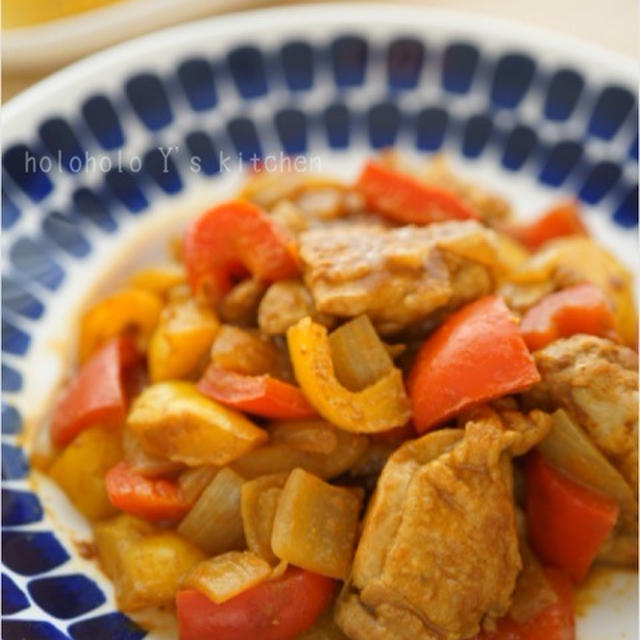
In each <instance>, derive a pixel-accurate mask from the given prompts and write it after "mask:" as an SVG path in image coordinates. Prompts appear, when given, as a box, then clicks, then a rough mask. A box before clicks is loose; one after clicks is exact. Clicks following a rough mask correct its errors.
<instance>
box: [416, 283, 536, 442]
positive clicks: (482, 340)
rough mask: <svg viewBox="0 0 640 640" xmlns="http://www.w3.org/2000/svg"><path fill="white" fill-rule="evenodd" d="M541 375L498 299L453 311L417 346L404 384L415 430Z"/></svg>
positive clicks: (428, 428) (511, 391) (489, 298)
mask: <svg viewBox="0 0 640 640" xmlns="http://www.w3.org/2000/svg"><path fill="white" fill-rule="evenodd" d="M539 380H540V374H539V373H538V370H537V369H536V366H535V363H534V361H533V358H532V357H531V354H530V353H529V350H528V349H527V345H526V344H525V342H524V340H523V339H522V336H521V334H520V330H519V329H518V325H517V323H516V320H515V318H514V317H513V316H512V314H511V312H510V311H509V309H507V306H506V305H505V303H504V301H503V300H502V298H501V297H499V296H496V295H492V296H487V297H485V298H480V299H479V300H476V301H475V302H472V303H471V304H468V305H466V306H464V307H462V308H461V309H459V310H458V311H456V312H455V313H453V314H452V315H451V316H449V318H448V319H447V320H445V322H444V323H443V324H442V325H441V326H440V327H439V328H438V329H437V331H435V333H433V334H432V335H431V336H430V337H429V338H428V339H427V340H426V341H425V342H424V343H423V344H422V346H421V347H420V349H419V351H418V355H417V357H416V360H415V362H414V364H413V367H412V369H411V372H410V373H409V378H408V381H407V387H408V389H409V396H410V397H411V403H412V405H413V420H414V424H415V427H416V429H417V430H418V432H419V433H424V432H425V431H429V430H430V429H433V428H434V427H435V426H436V425H438V424H440V423H442V422H444V421H445V420H448V419H449V418H452V417H453V416H455V415H456V414H457V413H459V412H460V411H462V410H463V409H466V408H468V407H470V406H473V405H476V404H479V403H482V402H487V401H488V400H492V399H493V398H498V397H500V396H503V395H505V394H508V393H515V392H517V391H521V390H522V389H524V388H526V387H528V386H529V385H532V384H534V383H536V382H538V381H539Z"/></svg>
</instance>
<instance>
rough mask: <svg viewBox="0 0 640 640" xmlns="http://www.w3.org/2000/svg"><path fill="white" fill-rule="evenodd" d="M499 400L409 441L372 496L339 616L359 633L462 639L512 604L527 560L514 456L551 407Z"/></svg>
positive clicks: (540, 430) (536, 434)
mask: <svg viewBox="0 0 640 640" xmlns="http://www.w3.org/2000/svg"><path fill="white" fill-rule="evenodd" d="M501 416H502V417H500V416H499V415H498V414H497V413H495V412H494V411H492V410H490V409H487V408H485V409H482V410H479V411H477V412H475V415H474V416H473V418H472V419H471V420H470V421H469V422H468V423H467V425H466V428H465V430H462V429H444V430H440V431H435V432H433V433H430V434H428V435H426V436H423V437H422V438H419V439H417V440H413V441H410V442H407V443H406V444H404V445H403V446H401V447H400V448H399V449H398V450H397V451H396V452H395V453H394V454H393V455H392V456H391V457H390V458H389V461H388V462H387V464H386V466H385V468H384V470H383V472H382V474H381V476H380V479H379V481H378V486H377V489H376V492H375V494H374V496H373V498H372V500H371V502H370V505H369V508H368V510H367V515H366V517H365V522H364V530H363V534H362V538H361V540H360V543H359V545H358V549H357V552H356V557H355V560H354V565H353V573H352V577H351V580H350V582H349V583H347V585H346V587H345V589H344V591H343V593H342V595H341V597H340V600H339V603H338V607H337V610H336V620H337V622H338V624H339V625H340V626H341V628H342V629H343V630H344V631H345V633H347V635H348V636H349V637H350V638H351V639H352V640H392V639H393V640H400V639H407V640H409V639H411V640H442V639H446V640H461V639H462V638H468V637H470V636H473V635H474V634H475V633H477V632H478V630H479V629H480V627H481V626H483V627H485V628H487V629H490V628H492V627H493V626H494V625H495V621H496V619H497V618H499V617H501V616H503V615H504V614H505V613H506V612H507V611H508V609H509V606H510V604H511V596H512V593H513V590H514V587H515V584H516V578H517V576H518V572H519V571H520V568H521V566H522V563H521V559H520V553H519V550H518V532H517V526H516V515H515V506H514V501H513V477H512V466H511V457H512V456H514V455H520V454H522V453H524V452H525V451H526V450H528V449H529V448H530V447H531V446H533V445H534V444H536V443H537V442H539V441H540V440H541V439H542V438H543V437H544V436H545V435H546V433H547V432H548V430H549V428H550V419H549V416H548V415H547V414H545V413H542V412H540V411H533V412H531V413H530V414H529V415H528V416H527V417H524V416H522V415H521V414H519V413H517V412H513V411H505V412H503V413H502V414H501Z"/></svg>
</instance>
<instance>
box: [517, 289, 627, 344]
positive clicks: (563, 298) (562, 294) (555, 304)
mask: <svg viewBox="0 0 640 640" xmlns="http://www.w3.org/2000/svg"><path fill="white" fill-rule="evenodd" d="M615 324H616V319H615V317H614V315H613V311H612V310H611V305H610V304H609V301H608V300H607V298H606V297H605V295H604V293H603V292H602V290H601V289H599V288H598V287H596V286H595V285H594V284H590V283H585V284H579V285H576V286H575V287H569V288H568V289H563V290H562V291H557V292H556V293H551V294H549V295H548V296H545V297H544V298H542V300H540V302H538V304H536V305H534V306H533V307H531V309H529V310H528V311H527V312H526V313H525V315H524V316H523V318H522V322H521V324H520V331H522V337H523V338H524V341H525V342H526V343H527V346H528V347H529V349H531V350H532V351H534V350H535V349H542V347H544V346H546V345H547V344H549V343H550V342H553V341H554V340H557V339H558V338H566V337H569V336H572V335H574V334H576V333H588V334H591V335H595V336H611V335H615Z"/></svg>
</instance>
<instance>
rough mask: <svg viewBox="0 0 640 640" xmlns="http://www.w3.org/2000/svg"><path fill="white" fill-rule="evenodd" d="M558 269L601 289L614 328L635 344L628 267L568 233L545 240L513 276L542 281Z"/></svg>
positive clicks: (588, 240) (594, 244) (635, 322)
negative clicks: (613, 320) (613, 317)
mask: <svg viewBox="0 0 640 640" xmlns="http://www.w3.org/2000/svg"><path fill="white" fill-rule="evenodd" d="M558 271H562V272H563V273H564V274H565V275H570V276H572V277H573V278H574V280H578V281H581V280H585V281H587V282H592V283H593V284H595V285H596V286H597V287H599V288H600V289H602V291H603V292H604V293H605V294H606V295H607V297H608V298H609V299H610V301H611V304H612V308H613V315H614V316H615V319H616V330H617V332H618V334H619V335H620V337H621V338H622V340H623V342H624V343H625V344H628V345H631V346H635V345H636V344H637V342H638V334H637V332H638V315H637V310H636V304H635V301H634V296H633V276H632V274H631V272H630V271H629V269H627V268H626V267H625V266H624V265H623V264H622V263H621V262H620V261H619V260H618V259H617V258H615V257H614V256H612V255H611V253H609V251H607V250H606V249H605V248H604V247H603V246H601V245H600V244H598V243H597V242H596V241H595V240H593V239H592V238H587V237H584V236H571V237H567V238H558V239H556V240H552V241H551V242H549V243H547V244H546V245H545V246H544V247H543V248H542V249H541V250H540V251H538V252H537V253H536V254H534V255H533V256H532V257H531V259H530V260H529V261H527V262H526V263H524V264H523V265H522V266H521V267H520V268H519V269H518V270H517V272H516V273H515V274H513V278H514V279H517V281H518V282H521V283H525V284H536V283H543V282H545V281H548V280H549V279H551V278H553V275H554V274H555V273H557V272H558Z"/></svg>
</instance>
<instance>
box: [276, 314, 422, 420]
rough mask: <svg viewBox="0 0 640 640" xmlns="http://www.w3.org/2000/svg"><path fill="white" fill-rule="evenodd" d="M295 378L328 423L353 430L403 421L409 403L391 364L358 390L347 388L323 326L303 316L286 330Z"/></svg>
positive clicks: (406, 416) (399, 377)
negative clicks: (341, 379)
mask: <svg viewBox="0 0 640 640" xmlns="http://www.w3.org/2000/svg"><path fill="white" fill-rule="evenodd" d="M287 341H288V344H289V352H290V354H291V362H292V363H293V369H294V372H295V376H296V379H297V380H298V383H299V384H300V387H301V388H302V390H303V391H304V392H305V394H306V396H307V399H308V400H309V402H310V403H311V404H312V405H313V406H314V407H315V408H316V410H317V411H318V413H319V414H320V415H322V416H323V417H324V418H326V419H327V420H328V421H329V422H331V423H332V424H334V425H336V426H338V427H340V428H341V429H344V430H346V431H352V432H356V433H376V432H379V431H387V430H388V429H392V428H393V427H399V426H401V425H403V424H405V423H406V422H407V421H408V420H409V418H410V417H411V407H410V403H409V399H408V397H407V393H406V391H405V388H404V382H403V381H402V372H401V371H400V370H399V369H396V368H395V367H394V368H392V369H391V370H390V371H389V372H388V373H387V374H386V375H384V376H383V377H381V378H380V379H379V380H377V381H376V382H375V383H373V384H371V385H369V386H368V387H366V388H365V389H362V390H361V391H349V390H348V389H347V388H345V387H344V386H343V385H341V384H340V382H338V380H337V378H336V375H335V371H334V367H333V361H332V360H331V347H330V344H329V339H328V337H327V330H326V328H325V327H323V326H322V325H320V324H317V323H315V322H313V321H312V320H311V318H308V317H307V318H303V319H302V320H300V322H298V324H296V325H294V326H293V327H291V328H289V330H288V331H287Z"/></svg>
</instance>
